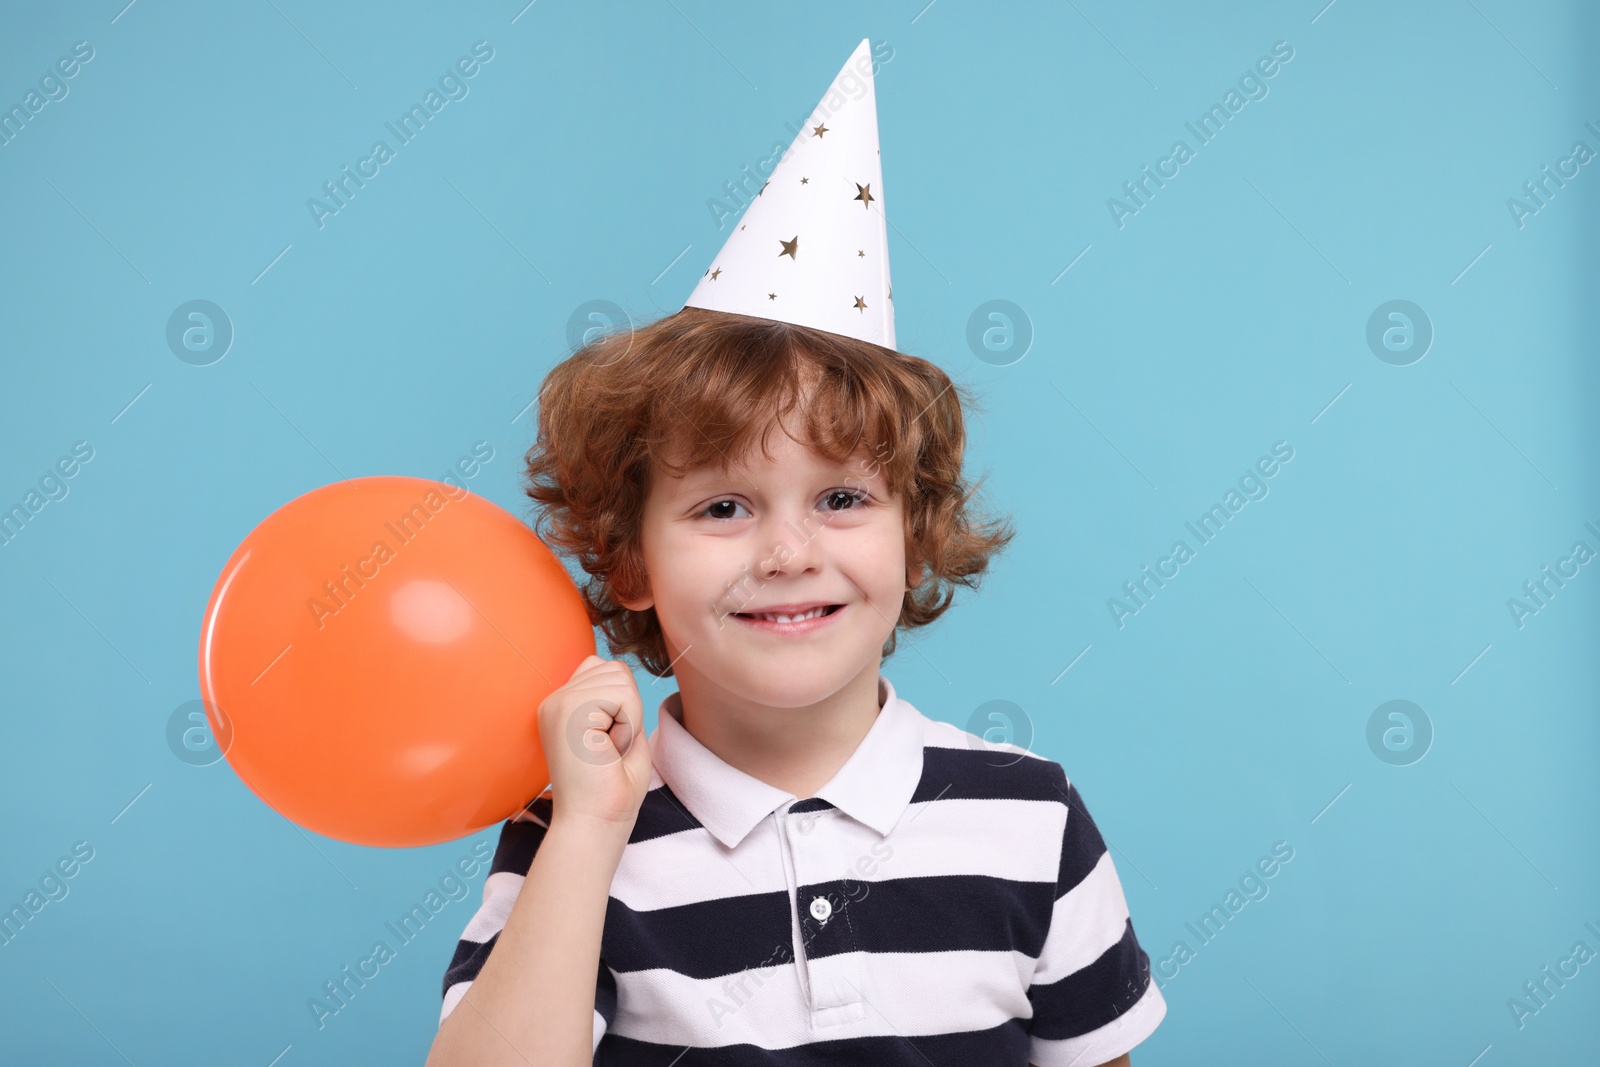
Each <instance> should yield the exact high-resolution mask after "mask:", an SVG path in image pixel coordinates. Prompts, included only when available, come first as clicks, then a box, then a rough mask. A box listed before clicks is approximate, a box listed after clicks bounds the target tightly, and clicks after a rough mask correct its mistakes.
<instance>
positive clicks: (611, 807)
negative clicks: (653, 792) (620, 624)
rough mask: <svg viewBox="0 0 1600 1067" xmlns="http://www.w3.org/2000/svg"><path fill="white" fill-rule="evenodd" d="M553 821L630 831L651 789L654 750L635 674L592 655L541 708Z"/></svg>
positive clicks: (540, 733)
mask: <svg viewBox="0 0 1600 1067" xmlns="http://www.w3.org/2000/svg"><path fill="white" fill-rule="evenodd" d="M539 741H540V743H541V744H542V745H543V746H544V757H545V763H546V765H547V766H548V767H549V769H550V784H551V787H552V789H553V791H554V793H555V796H554V797H553V800H554V805H555V806H554V811H553V815H554V818H555V819H557V820H560V821H562V822H572V821H574V820H577V821H583V822H588V823H595V824H599V825H601V826H607V827H616V828H619V829H622V830H629V829H631V828H632V827H633V823H634V820H635V819H636V818H637V817H638V814H639V806H640V805H641V804H642V803H643V802H644V795H645V793H647V792H648V791H649V789H650V745H649V742H647V741H646V740H645V733H644V708H643V705H642V703H641V701H640V699H639V687H638V686H637V685H635V684H634V681H633V672H632V671H631V670H629V669H628V667H627V665H626V664H624V663H623V662H622V661H621V660H608V659H601V658H600V657H599V656H590V657H588V658H587V659H585V660H584V661H583V662H582V663H580V664H578V666H577V668H576V669H574V670H573V672H572V677H571V678H569V679H568V680H567V683H566V684H565V685H563V686H561V687H560V688H559V689H556V690H555V691H554V692H552V693H551V694H550V695H549V696H547V697H545V699H544V701H543V702H542V703H541V704H540V705H539Z"/></svg>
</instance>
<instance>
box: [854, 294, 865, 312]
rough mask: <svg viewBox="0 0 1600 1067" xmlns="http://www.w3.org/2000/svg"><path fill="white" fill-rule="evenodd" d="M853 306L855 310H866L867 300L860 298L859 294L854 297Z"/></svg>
mask: <svg viewBox="0 0 1600 1067" xmlns="http://www.w3.org/2000/svg"><path fill="white" fill-rule="evenodd" d="M855 306H856V308H857V310H860V311H865V310H867V302H866V301H865V300H863V299H861V298H860V297H859V296H858V297H856V303H855Z"/></svg>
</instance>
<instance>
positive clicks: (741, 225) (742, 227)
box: [739, 222, 744, 230]
mask: <svg viewBox="0 0 1600 1067" xmlns="http://www.w3.org/2000/svg"><path fill="white" fill-rule="evenodd" d="M739 229H741V230H742V229H744V223H742V222H741V223H740V224H739Z"/></svg>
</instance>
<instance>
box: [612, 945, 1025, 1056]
mask: <svg viewBox="0 0 1600 1067" xmlns="http://www.w3.org/2000/svg"><path fill="white" fill-rule="evenodd" d="M1032 968H1033V959H1032V958H1031V957H1029V956H1026V955H1024V954H1022V953H1020V952H1011V951H997V952H973V951H963V952H873V953H867V952H853V953H842V954H839V955H836V956H827V957H824V958H822V959H816V960H812V961H811V972H812V976H813V980H814V981H815V982H816V983H817V984H818V986H819V987H821V986H823V985H824V983H828V982H830V980H831V979H833V978H835V977H841V976H844V975H850V974H854V975H857V976H858V977H859V984H858V985H857V982H856V981H854V980H845V979H842V977H841V981H839V982H838V983H835V985H836V986H837V987H842V988H845V989H848V988H850V986H856V989H857V993H856V994H854V995H852V996H851V999H850V1001H848V1002H846V1003H844V1004H839V1005H835V1006H833V1007H829V1008H826V1009H824V1010H822V1011H817V1012H813V1011H811V1010H810V1009H809V1008H808V1007H806V1006H805V1005H806V1004H807V1002H806V999H805V997H804V996H803V994H802V992H801V989H800V979H799V975H798V973H797V971H796V968H795V965H794V964H793V963H785V964H774V965H773V966H772V967H771V968H770V969H768V970H766V971H765V972H763V971H762V970H759V969H756V968H751V969H750V970H748V971H745V972H744V973H743V974H742V975H728V976H725V977H722V978H710V979H694V978H688V977H685V976H684V975H681V974H679V973H677V972H676V971H672V970H668V969H666V968H656V969H654V970H648V971H629V972H622V973H618V974H617V976H616V978H617V1004H618V1014H617V1019H616V1024H615V1025H614V1026H613V1027H612V1032H613V1033H616V1034H619V1035H622V1036H624V1037H631V1038H635V1039H637V1040H640V1041H651V1042H655V1043H658V1044H663V1045H675V1046H690V1047H694V1048H718V1047H722V1046H726V1045H736V1044H742V1043H747V1044H751V1045H754V1046H756V1047H758V1048H766V1049H782V1048H794V1047H797V1046H803V1045H806V1044H809V1043H813V1042H817V1041H835V1040H839V1039H842V1038H857V1037H895V1036H899V1035H905V1036H908V1037H915V1036H918V1035H928V1034H949V1033H958V1032H962V1031H974V1030H988V1029H991V1028H993V1027H996V1026H999V1025H1001V1024H1002V1023H1005V1022H1007V1021H1008V1020H1010V1019H1017V1018H1029V1017H1031V1016H1032V1014H1033V1008H1032V1005H1031V1004H1030V1003H1029V1001H1028V997H1027V976H1028V974H1029V973H1030V972H1031V970H1032ZM952 976H959V980H956V979H954V978H952ZM741 979H742V981H741ZM797 1006H799V1007H798V1008H797Z"/></svg>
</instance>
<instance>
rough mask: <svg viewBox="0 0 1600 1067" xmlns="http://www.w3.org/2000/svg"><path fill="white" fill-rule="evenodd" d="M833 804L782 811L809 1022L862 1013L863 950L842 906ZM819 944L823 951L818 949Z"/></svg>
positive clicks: (826, 1023)
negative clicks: (821, 808)
mask: <svg viewBox="0 0 1600 1067" xmlns="http://www.w3.org/2000/svg"><path fill="white" fill-rule="evenodd" d="M840 818H842V815H841V814H840V813H839V812H838V811H836V810H826V811H800V812H795V811H787V810H786V811H785V814H784V830H785V835H784V836H785V840H786V843H787V848H788V852H789V857H790V864H789V866H790V869H791V870H792V871H793V877H794V880H793V882H792V883H791V884H790V887H789V892H790V894H791V898H792V901H793V907H794V915H795V919H796V926H797V936H796V942H797V944H798V948H797V950H796V951H797V957H796V958H797V960H798V963H799V966H800V968H801V969H802V970H803V972H804V979H805V987H806V991H807V994H808V995H809V997H810V999H811V1005H810V1008H811V1025H812V1026H813V1027H814V1028H821V1027H827V1026H837V1025H839V1024H841V1023H846V1022H851V1021H854V1020H857V1019H861V1018H863V1017H864V1015H865V1005H864V1004H863V1002H862V993H863V990H862V967H861V962H862V954H861V953H860V952H859V951H858V950H859V947H860V946H859V945H858V944H857V943H856V939H855V936H854V933H853V931H852V930H851V927H850V916H849V915H847V914H846V911H845V909H846V908H847V907H848V906H849V901H848V900H847V899H846V898H845V896H844V895H843V892H842V889H841V882H840V880H839V879H840V875H839V871H840V869H841V868H840V862H841V861H840V858H839V855H838V853H839V842H838V831H837V828H836V827H837V823H836V820H838V819H840ZM821 944H826V945H827V946H828V951H827V953H826V954H825V955H820V956H819V955H817V951H818V949H819V946H820V945H821Z"/></svg>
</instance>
